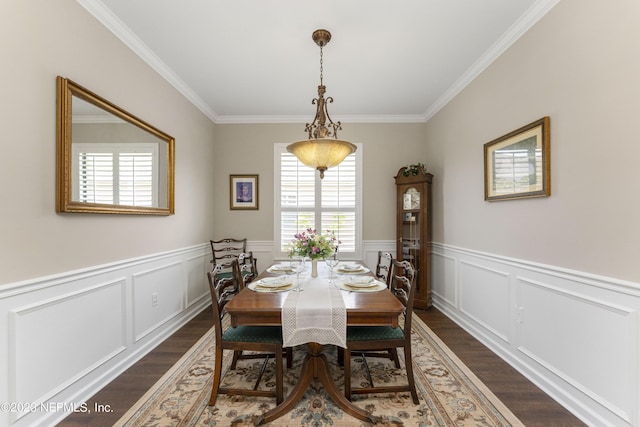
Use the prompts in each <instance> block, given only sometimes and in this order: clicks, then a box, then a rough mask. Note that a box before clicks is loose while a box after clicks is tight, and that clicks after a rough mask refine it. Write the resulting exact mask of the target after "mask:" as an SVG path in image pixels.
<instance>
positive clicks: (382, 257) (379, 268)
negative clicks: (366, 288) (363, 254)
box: [376, 251, 393, 288]
mask: <svg viewBox="0 0 640 427" xmlns="http://www.w3.org/2000/svg"><path fill="white" fill-rule="evenodd" d="M392 274H393V255H391V252H382V251H378V263H377V264H376V279H378V280H380V281H381V282H384V283H386V284H387V288H391V278H392Z"/></svg>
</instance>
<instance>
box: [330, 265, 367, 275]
mask: <svg viewBox="0 0 640 427" xmlns="http://www.w3.org/2000/svg"><path fill="white" fill-rule="evenodd" d="M335 271H337V272H338V273H340V274H362V273H368V272H369V269H368V268H367V267H365V266H363V265H360V264H339V265H338V266H337V267H336V270H335Z"/></svg>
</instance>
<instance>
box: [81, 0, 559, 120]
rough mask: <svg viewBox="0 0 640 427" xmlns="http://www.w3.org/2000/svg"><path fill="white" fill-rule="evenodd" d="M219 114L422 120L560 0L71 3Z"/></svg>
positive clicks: (195, 100)
mask: <svg viewBox="0 0 640 427" xmlns="http://www.w3.org/2000/svg"><path fill="white" fill-rule="evenodd" d="M77 1H78V3H80V4H81V5H82V6H84V7H85V8H86V9H87V10H88V11H89V12H90V13H91V14H92V15H94V16H95V17H96V18H97V19H98V20H100V22H102V23H103V24H104V25H105V26H106V27H107V28H109V29H110V30H111V31H112V32H113V33H114V34H116V35H117V36H118V37H119V38H120V39H121V40H122V41H123V42H124V43H126V44H127V45H128V46H129V47H130V48H131V49H133V50H134V51H135V52H136V53H137V54H138V55H139V56H140V57H141V58H143V59H144V60H145V61H147V63H149V64H150V65H151V66H152V67H153V68H154V69H155V70H156V71H158V72H159V73H160V74H161V75H162V76H163V77H164V78H165V79H167V80H168V81H169V82H170V83H171V84H172V85H173V86H175V87H176V88H177V89H178V90H179V91H180V92H181V93H183V94H184V95H185V96H186V97H187V98H188V99H189V100H190V101H191V102H192V103H193V104H194V105H196V106H197V107H198V108H199V109H200V110H201V111H202V112H203V113H205V114H206V115H207V116H208V117H209V118H210V119H211V120H212V121H214V122H216V123H270V122H274V123H275V122H278V123H283V122H310V121H311V120H313V116H314V114H315V106H313V105H312V104H311V100H312V99H313V98H315V97H317V86H318V84H319V83H320V48H319V47H318V46H317V45H316V44H315V43H314V42H313V40H312V39H311V34H312V33H313V31H314V30H316V29H318V28H324V29H327V30H329V31H330V32H331V34H332V39H331V42H330V43H329V44H328V45H327V46H325V47H324V49H323V58H324V59H323V64H324V65H323V68H324V72H323V74H324V79H323V80H324V84H325V85H326V86H327V93H326V96H331V97H333V98H334V102H333V104H331V105H330V106H329V113H330V114H331V117H332V118H333V119H334V120H335V121H338V120H340V121H342V122H343V123H345V122H373V121H376V122H424V121H426V120H427V119H429V118H430V117H431V116H432V115H434V114H435V113H436V112H437V111H438V110H439V109H440V108H442V107H443V106H444V105H446V103H447V102H448V101H449V100H450V99H451V98H453V97H454V96H455V95H456V94H457V93H458V92H459V91H460V90H462V89H463V88H464V87H465V86H466V85H467V84H468V83H469V82H470V81H471V80H473V79H474V78H475V77H476V76H477V75H478V74H479V73H480V72H481V71H482V70H484V69H485V68H486V67H487V66H488V65H489V64H490V63H491V62H492V61H494V60H495V59H496V58H497V57H498V56H499V55H500V54H501V53H502V52H504V50H505V49H507V48H508V47H509V46H510V45H511V44H512V43H513V42H514V41H515V40H517V39H518V38H519V37H520V36H521V35H522V34H524V33H525V32H526V31H527V30H528V29H529V28H530V27H531V26H532V25H533V24H535V22H537V21H538V20H539V19H540V18H541V17H542V16H543V15H544V14H545V13H546V12H547V11H549V10H550V9H551V8H552V7H553V6H554V5H555V4H556V3H557V2H558V1H559V0H399V1H396V2H390V1H388V0H387V1H382V0H349V1H344V0H325V1H324V2H322V3H317V2H310V1H308V0H270V1H265V0H235V1H230V0H227V1H222V0H180V1H175V0H135V1H131V0H77Z"/></svg>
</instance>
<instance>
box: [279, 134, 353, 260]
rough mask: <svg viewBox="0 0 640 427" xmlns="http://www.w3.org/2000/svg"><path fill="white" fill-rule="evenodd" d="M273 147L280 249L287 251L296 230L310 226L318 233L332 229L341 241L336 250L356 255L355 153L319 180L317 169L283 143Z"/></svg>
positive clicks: (283, 251) (282, 252) (300, 230)
mask: <svg viewBox="0 0 640 427" xmlns="http://www.w3.org/2000/svg"><path fill="white" fill-rule="evenodd" d="M276 151H277V154H278V155H277V167H279V183H278V182H277V185H279V190H280V191H279V194H280V200H279V206H277V208H279V209H277V214H278V213H279V221H278V224H279V230H277V232H279V233H277V234H279V253H280V254H281V255H282V254H284V253H285V252H286V247H287V245H288V244H289V243H290V242H291V240H292V239H293V238H294V236H295V234H296V233H299V232H302V231H304V230H306V229H307V228H311V229H316V230H317V232H318V233H319V234H325V233H326V232H327V230H332V231H334V233H335V235H336V238H337V239H338V240H340V241H341V243H340V249H339V252H340V253H341V254H343V255H344V254H352V255H355V254H356V252H358V249H359V243H358V238H359V237H358V235H359V224H358V223H359V219H358V215H359V211H360V210H359V209H358V198H357V196H358V188H359V185H358V182H357V181H358V177H359V174H358V170H357V169H358V164H357V163H358V156H357V155H356V154H352V155H350V156H348V157H347V158H346V159H345V160H344V161H343V162H342V163H341V164H340V165H338V166H336V167H334V168H331V169H329V170H328V171H327V172H326V173H325V177H324V179H322V180H321V179H320V177H319V174H318V172H317V171H316V170H314V169H311V168H310V167H307V166H305V165H304V164H302V163H301V162H300V161H299V160H298V159H297V158H296V157H295V156H294V155H293V154H291V153H289V152H287V151H286V149H284V145H282V147H280V150H276ZM276 179H277V177H276ZM276 217H278V216H276Z"/></svg>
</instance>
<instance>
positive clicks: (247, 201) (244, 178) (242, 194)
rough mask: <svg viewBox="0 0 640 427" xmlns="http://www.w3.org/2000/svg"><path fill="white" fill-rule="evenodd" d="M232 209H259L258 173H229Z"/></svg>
mask: <svg viewBox="0 0 640 427" xmlns="http://www.w3.org/2000/svg"><path fill="white" fill-rule="evenodd" d="M229 184H230V194H231V206H230V207H231V209H255V210H257V209H258V175H229Z"/></svg>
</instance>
